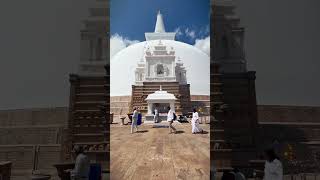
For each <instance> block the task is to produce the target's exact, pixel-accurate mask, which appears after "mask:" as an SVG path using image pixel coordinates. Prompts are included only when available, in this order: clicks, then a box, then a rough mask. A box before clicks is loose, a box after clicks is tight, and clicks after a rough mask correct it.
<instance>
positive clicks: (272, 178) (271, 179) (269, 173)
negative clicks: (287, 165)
mask: <svg viewBox="0 0 320 180" xmlns="http://www.w3.org/2000/svg"><path fill="white" fill-rule="evenodd" d="M265 156H266V159H267V160H266V162H265V165H264V178H263V180H283V169H282V163H281V162H280V160H279V158H278V157H277V155H276V153H275V152H274V150H273V149H267V150H266V151H265Z"/></svg>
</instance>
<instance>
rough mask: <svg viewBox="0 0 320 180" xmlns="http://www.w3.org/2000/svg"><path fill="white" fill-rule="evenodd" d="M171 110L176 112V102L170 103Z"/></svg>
mask: <svg viewBox="0 0 320 180" xmlns="http://www.w3.org/2000/svg"><path fill="white" fill-rule="evenodd" d="M170 109H171V110H172V111H173V112H175V108H174V102H170Z"/></svg>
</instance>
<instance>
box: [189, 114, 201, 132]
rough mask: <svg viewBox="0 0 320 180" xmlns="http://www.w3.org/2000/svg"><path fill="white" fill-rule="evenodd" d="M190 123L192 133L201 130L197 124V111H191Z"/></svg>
mask: <svg viewBox="0 0 320 180" xmlns="http://www.w3.org/2000/svg"><path fill="white" fill-rule="evenodd" d="M191 125H192V133H199V132H202V128H201V127H200V125H199V115H198V112H194V113H192V119H191Z"/></svg>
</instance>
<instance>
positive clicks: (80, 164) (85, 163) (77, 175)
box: [70, 145, 90, 180]
mask: <svg viewBox="0 0 320 180" xmlns="http://www.w3.org/2000/svg"><path fill="white" fill-rule="evenodd" d="M74 151H75V154H76V156H77V157H76V162H75V167H74V169H73V170H72V171H71V172H70V178H71V179H72V180H88V179H89V170H90V161H89V159H88V156H87V155H85V154H84V150H83V148H82V146H77V145H76V146H75V147H74Z"/></svg>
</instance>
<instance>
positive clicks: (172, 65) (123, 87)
mask: <svg viewBox="0 0 320 180" xmlns="http://www.w3.org/2000/svg"><path fill="white" fill-rule="evenodd" d="M175 35H176V33H175V32H166V31H165V25H164V21H163V17H162V14H161V13H160V11H159V12H158V14H157V20H156V25H155V30H154V32H147V33H145V38H146V41H143V42H140V43H137V44H133V45H131V46H129V47H127V48H125V49H123V50H121V51H120V52H118V53H117V54H116V55H114V56H113V57H112V58H111V61H110V65H111V68H110V75H111V78H110V84H111V86H110V95H111V96H118V95H119V96H121V95H131V85H139V84H141V83H142V82H145V81H151V82H152V81H157V82H158V81H178V82H179V83H180V84H187V83H188V84H190V91H191V94H193V95H195V94H201V95H209V94H210V58H209V56H208V55H207V54H205V53H204V52H202V51H200V50H199V49H198V48H196V47H194V46H192V45H189V44H186V43H183V42H179V41H176V40H175Z"/></svg>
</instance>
